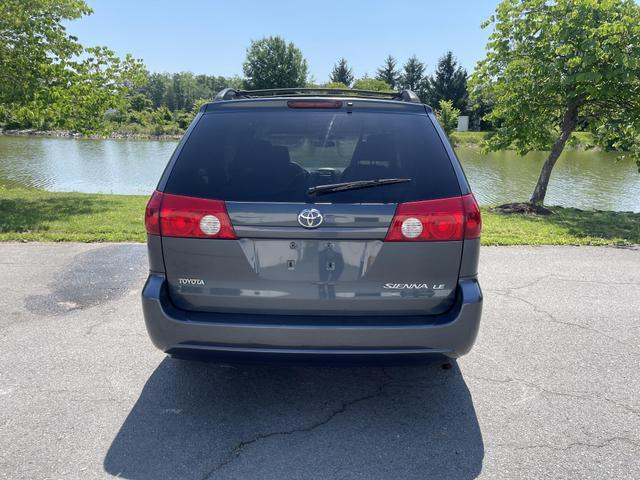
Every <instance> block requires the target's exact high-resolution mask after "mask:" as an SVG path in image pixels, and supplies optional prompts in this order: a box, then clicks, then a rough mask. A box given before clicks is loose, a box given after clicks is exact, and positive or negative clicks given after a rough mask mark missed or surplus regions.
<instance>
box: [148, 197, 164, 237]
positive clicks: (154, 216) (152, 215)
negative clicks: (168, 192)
mask: <svg viewBox="0 0 640 480" xmlns="http://www.w3.org/2000/svg"><path fill="white" fill-rule="evenodd" d="M161 203H162V193H160V192H158V191H157V190H155V191H154V192H153V193H152V194H151V198H150V199H149V202H148V203H147V208H146V209H145V211H144V226H145V227H146V229H147V233H150V234H152V235H160V204H161Z"/></svg>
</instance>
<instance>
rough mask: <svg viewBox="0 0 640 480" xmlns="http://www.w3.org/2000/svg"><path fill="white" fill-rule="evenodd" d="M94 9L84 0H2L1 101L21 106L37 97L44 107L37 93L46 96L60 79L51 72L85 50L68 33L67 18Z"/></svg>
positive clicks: (0, 4) (0, 46)
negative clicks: (65, 24) (49, 87)
mask: <svg viewBox="0 0 640 480" xmlns="http://www.w3.org/2000/svg"><path fill="white" fill-rule="evenodd" d="M90 13H91V9H90V8H89V7H88V6H87V4H86V3H85V2H84V1H82V0H38V1H25V0H2V1H1V2H0V103H3V104H15V105H18V108H20V106H21V105H24V104H26V103H28V102H32V101H33V102H34V105H37V106H38V107H40V106H41V101H40V100H37V99H36V98H35V97H38V96H40V97H42V95H43V93H42V92H43V91H46V90H47V88H48V86H49V85H50V83H51V82H55V81H56V77H50V76H48V75H50V74H52V73H54V71H55V72H59V71H60V70H59V69H58V68H56V67H59V66H60V65H61V64H63V63H64V62H66V61H68V60H69V59H71V58H73V57H74V56H76V55H79V54H80V53H81V52H82V46H81V45H80V44H79V43H78V42H77V40H76V39H75V38H74V37H72V36H70V35H68V34H67V32H66V30H65V27H64V22H66V21H69V20H74V19H77V18H80V17H81V16H83V15H88V14H90ZM39 115H40V114H39V113H36V115H35V116H36V117H39ZM40 118H41V117H40ZM33 120H34V122H35V123H39V120H38V119H36V118H34V119H33Z"/></svg>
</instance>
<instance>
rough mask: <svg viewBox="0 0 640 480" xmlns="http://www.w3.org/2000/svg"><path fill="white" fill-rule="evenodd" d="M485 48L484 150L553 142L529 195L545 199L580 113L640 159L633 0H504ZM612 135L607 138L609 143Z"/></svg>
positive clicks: (638, 40) (480, 72) (479, 83)
mask: <svg viewBox="0 0 640 480" xmlns="http://www.w3.org/2000/svg"><path fill="white" fill-rule="evenodd" d="M488 25H493V27H494V32H493V33H492V34H491V35H490V37H489V42H488V44H487V56H486V58H485V59H484V60H482V61H480V62H479V63H478V67H477V70H476V73H474V75H473V81H472V92H475V91H476V90H478V89H481V90H483V91H484V94H485V95H488V96H489V97H490V98H493V99H494V100H495V108H494V109H493V111H492V112H491V113H490V114H489V115H488V120H489V121H491V122H493V123H494V124H495V125H497V126H498V127H497V130H496V134H495V135H494V136H493V137H492V138H491V139H490V140H489V142H488V145H487V146H488V148H489V149H492V150H499V149H504V148H507V147H508V146H509V145H514V146H515V147H516V149H517V150H518V152H519V153H520V154H525V153H527V152H529V151H531V150H540V149H547V148H548V146H549V144H552V147H551V151H550V153H549V156H548V157H547V159H546V161H545V162H544V165H543V167H542V170H541V172H540V176H539V178H538V182H537V183H536V186H535V189H534V191H533V194H532V195H531V199H530V203H531V204H533V205H534V206H540V205H542V204H543V203H544V199H545V195H546V192H547V186H548V184H549V178H550V176H551V172H552V169H553V167H554V165H555V164H556V161H557V160H558V157H559V156H560V154H561V153H562V151H563V149H564V147H565V145H566V143H567V140H568V139H569V137H570V136H571V133H572V132H573V131H574V130H575V128H576V125H577V124H578V120H579V119H581V120H586V121H587V125H588V128H589V129H590V130H591V131H592V132H593V133H594V134H595V140H596V141H597V142H599V144H600V145H601V146H606V145H607V144H608V145H609V146H610V147H611V146H613V147H614V148H623V147H624V148H626V149H628V150H630V153H629V154H630V155H632V156H634V157H635V158H636V160H637V161H638V162H639V166H640V147H639V145H640V6H638V5H637V4H636V3H635V2H634V1H633V0H599V1H596V0H554V1H549V0H503V1H502V2H501V3H500V4H499V6H498V8H497V10H496V14H495V15H494V16H493V17H492V18H491V19H490V20H489V21H488V22H486V23H485V26H488ZM605 142H606V143H605Z"/></svg>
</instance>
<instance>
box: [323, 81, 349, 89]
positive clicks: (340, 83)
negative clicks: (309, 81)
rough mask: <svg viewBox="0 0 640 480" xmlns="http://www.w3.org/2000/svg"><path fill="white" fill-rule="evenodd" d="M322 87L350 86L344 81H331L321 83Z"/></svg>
mask: <svg viewBox="0 0 640 480" xmlns="http://www.w3.org/2000/svg"><path fill="white" fill-rule="evenodd" d="M320 87H321V88H343V89H344V88H349V86H348V85H345V84H344V83H342V82H329V83H325V84H324V85H320Z"/></svg>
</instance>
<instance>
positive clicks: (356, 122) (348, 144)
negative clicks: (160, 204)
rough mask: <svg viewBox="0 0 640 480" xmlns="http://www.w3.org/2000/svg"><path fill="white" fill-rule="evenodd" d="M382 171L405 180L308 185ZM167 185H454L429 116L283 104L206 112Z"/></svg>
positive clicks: (384, 195)
mask: <svg viewBox="0 0 640 480" xmlns="http://www.w3.org/2000/svg"><path fill="white" fill-rule="evenodd" d="M388 178H401V179H408V180H409V181H406V182H404V183H398V184H391V185H384V186H378V187H376V188H365V189H355V190H348V191H342V192H333V193H325V194H323V195H321V196H314V195H313V194H309V193H308V190H309V189H310V188H312V187H315V186H319V185H327V184H334V183H342V182H352V181H359V180H373V179H388ZM165 192H166V193H171V194H176V195H185V196H191V197H200V198H209V199H220V200H226V201H232V202H233V201H235V202H314V201H321V202H324V203H400V202H410V201H417V200H430V199H436V198H447V197H455V196H458V195H460V187H459V185H458V182H457V179H456V176H455V173H454V170H453V167H452V165H451V162H450V160H449V158H448V156H447V153H446V150H445V148H444V146H443V144H442V142H441V141H440V138H439V136H438V134H437V132H436V129H435V128H434V126H433V124H432V123H431V120H430V119H429V117H428V116H426V115H420V114H409V113H380V112H371V111H367V112H362V111H360V112H357V111H356V112H353V113H349V112H347V111H344V110H340V111H336V110H331V111H321V110H310V109H303V110H295V109H281V110H268V111H264V110H261V111H256V110H251V111H243V112H237V113H236V112H224V113H222V112H220V113H208V114H205V115H203V116H202V118H201V119H200V121H199V122H198V124H197V125H196V126H195V128H194V130H193V132H192V133H191V135H190V137H189V139H188V140H187V142H186V144H185V145H184V147H183V149H182V151H181V153H180V155H179V157H178V160H177V162H176V164H175V166H174V168H173V171H172V172H171V174H170V176H169V179H168V182H167V185H166V188H165Z"/></svg>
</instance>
